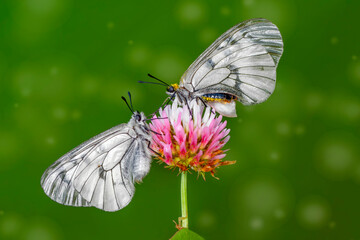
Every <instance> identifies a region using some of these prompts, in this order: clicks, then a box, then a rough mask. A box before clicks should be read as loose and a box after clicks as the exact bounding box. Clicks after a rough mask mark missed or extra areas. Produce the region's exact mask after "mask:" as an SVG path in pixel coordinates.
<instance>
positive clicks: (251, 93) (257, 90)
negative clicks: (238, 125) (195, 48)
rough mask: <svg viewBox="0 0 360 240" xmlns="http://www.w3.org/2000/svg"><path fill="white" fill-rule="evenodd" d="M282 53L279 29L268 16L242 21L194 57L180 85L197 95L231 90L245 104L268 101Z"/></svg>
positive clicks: (273, 87)
mask: <svg viewBox="0 0 360 240" xmlns="http://www.w3.org/2000/svg"><path fill="white" fill-rule="evenodd" d="M282 52H283V42H282V38H281V35H280V32H279V29H278V28H277V27H276V26H275V25H274V24H273V23H271V22H269V21H268V20H266V19H251V20H248V21H245V22H242V23H240V24H238V25H236V26H234V27H233V28H231V29H229V30H228V31H227V32H225V33H224V34H223V35H221V36H220V37H219V38H218V39H217V40H216V41H215V42H214V43H213V44H212V45H211V46H210V47H209V48H208V49H206V50H205V52H204V53H202V54H201V55H200V57H199V58H198V59H196V60H195V62H194V63H193V64H191V66H190V67H189V68H188V70H187V71H186V72H185V73H184V75H183V76H182V78H181V82H180V86H182V87H185V88H186V89H188V90H189V91H191V92H194V96H199V97H200V96H201V95H203V94H207V93H219V92H222V93H229V94H233V95H235V96H237V97H238V99H239V101H240V102H242V103H243V104H245V105H249V104H256V103H260V102H263V101H265V100H266V99H267V98H268V97H269V96H270V95H271V94H272V93H273V91H274V89H275V81H276V67H277V64H278V62H279V59H280V57H281V54H282Z"/></svg>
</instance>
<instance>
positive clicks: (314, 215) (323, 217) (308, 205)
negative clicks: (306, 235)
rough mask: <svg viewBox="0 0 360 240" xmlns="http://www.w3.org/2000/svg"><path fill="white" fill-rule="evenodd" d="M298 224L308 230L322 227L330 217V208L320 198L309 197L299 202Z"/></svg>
mask: <svg viewBox="0 0 360 240" xmlns="http://www.w3.org/2000/svg"><path fill="white" fill-rule="evenodd" d="M297 217H298V221H299V223H300V224H301V225H302V226H303V227H305V228H309V229H317V228H321V227H323V226H324V225H325V224H326V223H327V222H328V219H329V217H330V207H329V204H328V203H327V201H326V200H325V199H323V198H321V197H309V198H307V199H304V200H302V201H301V202H300V204H299V206H298V209H297Z"/></svg>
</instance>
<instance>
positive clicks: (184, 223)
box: [180, 172, 189, 228]
mask: <svg viewBox="0 0 360 240" xmlns="http://www.w3.org/2000/svg"><path fill="white" fill-rule="evenodd" d="M180 226H181V227H182V228H189V218H188V204H187V172H182V173H181V225H180Z"/></svg>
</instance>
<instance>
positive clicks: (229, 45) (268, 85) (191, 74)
mask: <svg viewBox="0 0 360 240" xmlns="http://www.w3.org/2000/svg"><path fill="white" fill-rule="evenodd" d="M282 52H283V42H282V38H281V35H280V32H279V30H278V28H277V27H276V26H275V25H274V24H273V23H271V22H269V21H268V20H266V19H251V20H247V21H244V22H242V23H240V24H238V25H236V26H234V27H232V28H231V29H229V30H228V31H227V32H225V33H224V34H222V35H221V36H220V37H219V38H218V39H217V40H216V41H215V42H214V43H213V44H211V45H210V47H208V48H207V49H206V50H205V52H203V53H202V54H201V55H200V56H199V57H198V58H197V59H196V60H195V62H193V63H192V64H191V65H190V67H189V68H188V69H187V70H186V72H185V73H184V75H183V76H182V77H181V80H180V84H172V85H170V86H168V87H167V94H168V95H169V96H170V99H174V98H176V99H177V101H179V102H180V103H182V104H185V103H187V102H189V101H191V100H192V99H199V100H201V101H202V102H203V103H204V104H206V105H209V106H211V107H212V108H213V109H214V110H215V111H216V112H218V113H219V114H221V115H223V116H228V117H236V109H235V102H236V100H237V101H239V102H241V103H242V104H244V105H251V104H257V103H261V102H263V101H265V100H266V99H267V98H268V97H269V96H270V95H271V94H272V93H273V91H274V89H275V80H276V67H277V65H278V62H279V59H280V57H281V54H282ZM130 102H131V98H130ZM131 105H132V104H131ZM132 111H133V110H132ZM150 142H151V135H150V130H149V127H148V124H147V123H146V118H145V115H144V113H140V112H137V111H133V115H132V117H131V119H130V121H129V122H128V123H123V124H120V125H118V126H115V127H113V128H111V129H109V130H107V131H105V132H103V133H101V134H99V135H97V136H95V137H93V138H91V139H89V140H88V141H86V142H84V143H83V144H81V145H80V146H78V147H76V148H75V149H73V150H71V151H70V152H68V153H67V154H65V155H64V156H62V157H61V158H60V159H58V160H57V161H56V162H55V163H54V164H52V165H51V166H50V167H49V168H48V169H47V170H46V171H45V172H44V174H43V176H42V178H41V186H42V188H43V189H44V191H45V193H46V194H47V195H48V196H49V197H50V198H51V199H52V200H54V201H56V202H58V203H60V204H64V205H70V206H84V207H90V206H93V207H96V208H99V209H102V210H104V211H117V210H120V209H122V208H124V207H125V206H127V205H128V204H129V202H130V201H131V199H132V197H133V195H134V192H135V187H134V183H135V182H140V181H141V180H142V179H143V178H144V177H145V176H146V175H147V174H148V172H149V170H150V164H151V154H150V148H149V144H150Z"/></svg>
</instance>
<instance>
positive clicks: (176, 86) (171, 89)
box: [166, 83, 179, 95]
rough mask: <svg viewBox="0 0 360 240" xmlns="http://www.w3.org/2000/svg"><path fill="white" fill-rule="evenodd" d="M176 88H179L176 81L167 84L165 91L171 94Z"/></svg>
mask: <svg viewBox="0 0 360 240" xmlns="http://www.w3.org/2000/svg"><path fill="white" fill-rule="evenodd" d="M178 89H179V85H178V84H176V83H174V84H171V85H169V86H168V87H167V88H166V93H167V94H169V95H172V94H173V93H175V92H176V91H177V90H178Z"/></svg>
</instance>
